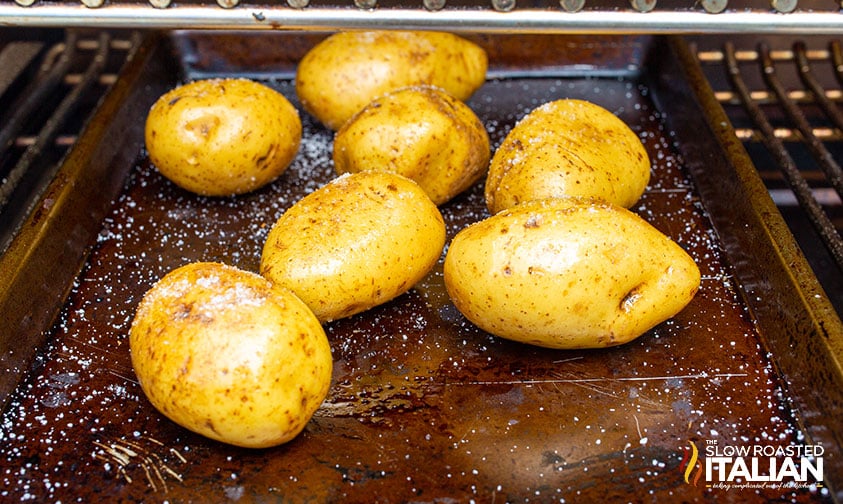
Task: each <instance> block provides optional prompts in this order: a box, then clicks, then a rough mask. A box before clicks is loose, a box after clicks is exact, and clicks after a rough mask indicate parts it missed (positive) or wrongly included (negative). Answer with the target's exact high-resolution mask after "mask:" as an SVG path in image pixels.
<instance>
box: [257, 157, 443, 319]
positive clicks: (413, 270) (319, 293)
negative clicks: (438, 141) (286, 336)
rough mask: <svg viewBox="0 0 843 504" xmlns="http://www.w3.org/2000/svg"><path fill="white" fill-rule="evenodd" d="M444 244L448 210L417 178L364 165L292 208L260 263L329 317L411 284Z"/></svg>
mask: <svg viewBox="0 0 843 504" xmlns="http://www.w3.org/2000/svg"><path fill="white" fill-rule="evenodd" d="M444 244H445V223H444V221H443V219H442V215H441V214H440V213H439V209H438V208H437V207H436V205H435V204H434V203H433V201H431V200H430V198H429V197H428V196H427V194H425V192H424V190H423V189H422V188H421V187H419V185H418V184H416V183H415V182H413V181H412V180H410V179H408V178H406V177H403V176H401V175H398V174H395V173H389V172H359V173H354V174H349V175H341V176H339V177H337V178H336V179H335V180H333V181H332V182H330V183H328V184H326V185H325V186H323V187H321V188H320V189H317V190H316V191H314V192H312V193H310V194H309V195H307V196H305V197H304V198H302V199H301V200H299V201H298V202H297V203H295V204H294V205H293V206H292V207H290V208H289V209H287V211H286V212H284V214H283V215H281V217H280V218H279V219H278V221H277V222H276V223H275V225H274V226H273V227H272V229H271V230H270V231H269V235H268V236H267V239H266V243H265V244H264V247H263V255H262V256H261V267H260V271H261V274H262V275H264V276H265V277H266V278H268V279H270V280H271V281H272V282H274V283H276V284H278V285H283V286H285V287H287V288H289V289H290V290H292V291H293V292H295V293H296V295H297V296H299V297H300V298H301V299H302V301H304V302H305V303H306V304H307V305H308V306H309V307H310V309H311V310H313V313H315V314H316V316H317V317H318V318H319V320H320V321H323V322H325V321H330V320H334V319H338V318H342V317H347V316H350V315H354V314H356V313H359V312H362V311H364V310H367V309H369V308H372V307H374V306H377V305H379V304H382V303H385V302H387V301H389V300H391V299H393V298H395V297H396V296H398V295H400V294H403V293H404V292H406V291H408V290H409V289H411V288H412V287H413V286H414V285H415V284H416V283H418V281H419V280H421V279H422V278H423V277H424V276H425V275H426V274H427V273H428V272H429V271H430V270H431V269H432V268H433V266H434V265H435V264H436V262H437V261H438V260H439V257H440V256H441V254H442V248H443V246H444Z"/></svg>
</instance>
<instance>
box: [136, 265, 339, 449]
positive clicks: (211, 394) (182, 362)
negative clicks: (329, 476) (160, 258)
mask: <svg viewBox="0 0 843 504" xmlns="http://www.w3.org/2000/svg"><path fill="white" fill-rule="evenodd" d="M129 345H130V350H131V357H132V365H133V366H134V369H135V374H136V375H137V378H138V381H139V382H140V385H141V388H142V389H143V391H144V393H145V394H146V396H147V397H148V398H149V401H150V402H151V403H152V405H153V406H155V408H157V409H158V410H159V411H160V412H161V413H163V414H164V415H166V416H167V417H169V418H170V419H171V420H173V421H174V422H176V423H177V424H179V425H181V426H183V427H185V428H187V429H190V430H192V431H194V432H197V433H199V434H202V435H203V436H206V437H208V438H211V439H215V440H217V441H222V442H224V443H229V444H232V445H237V446H243V447H248V448H264V447H269V446H274V445H278V444H281V443H285V442H287V441H289V440H291V439H293V438H294V437H295V436H296V435H297V434H298V433H299V432H301V430H302V429H303V428H304V427H305V424H306V423H307V422H308V421H309V420H310V418H311V416H312V415H313V413H314V412H315V411H316V409H317V408H318V407H319V406H320V405H321V404H322V401H323V400H324V399H325V396H326V395H327V393H328V388H329V387H330V384H331V372H332V366H333V361H332V358H331V348H330V345H329V343H328V338H327V337H326V335H325V332H324V330H323V329H322V326H321V325H320V323H319V321H318V320H317V319H316V317H315V316H314V315H313V313H312V312H311V311H310V310H309V309H308V308H307V306H305V304H304V303H303V302H302V301H301V300H299V299H298V298H297V297H296V296H295V295H293V294H292V293H291V292H290V291H288V290H287V289H284V288H281V287H277V286H273V285H272V284H271V283H270V282H269V281H268V280H266V279H265V278H263V277H261V276H260V275H257V274H255V273H251V272H247V271H243V270H240V269H238V268H235V267H232V266H227V265H224V264H220V263H192V264H188V265H185V266H182V267H180V268H177V269H175V270H173V271H171V272H170V273H168V274H167V275H166V276H164V277H163V278H162V279H161V280H159V281H158V282H157V283H156V284H155V285H154V286H153V287H152V288H151V289H150V290H149V291H148V292H147V293H146V294H145V295H144V297H143V300H142V301H141V303H140V305H139V306H138V310H137V313H136V314H135V318H134V320H133V322H132V327H131V330H130V333H129Z"/></svg>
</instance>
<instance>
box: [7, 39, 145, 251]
mask: <svg viewBox="0 0 843 504" xmlns="http://www.w3.org/2000/svg"><path fill="white" fill-rule="evenodd" d="M13 34H14V33H7V34H6V35H13ZM136 43H137V41H136V40H135V39H134V38H133V37H132V36H128V37H127V36H115V35H114V34H112V33H110V32H107V31H102V32H99V33H94V34H85V33H80V32H76V31H68V32H67V33H66V34H62V33H58V34H57V33H52V32H49V33H46V34H42V36H40V37H38V38H37V39H36V38H30V39H22V38H13V39H11V40H4V39H0V68H3V69H4V71H3V73H2V77H0V79H2V80H0V125H1V126H0V253H2V252H3V251H4V250H6V248H7V247H8V245H9V243H10V242H11V240H12V238H13V237H14V234H15V232H16V230H17V229H18V228H19V227H20V225H21V223H22V222H23V219H25V218H26V217H27V215H28V214H29V213H30V211H31V210H32V208H33V207H34V205H35V204H36V202H37V200H38V198H39V196H40V195H41V193H42V191H43V190H44V188H45V187H46V185H47V184H48V183H49V182H50V180H51V179H52V178H53V176H54V175H55V171H56V170H57V168H58V166H59V165H60V161H61V158H62V157H63V156H64V154H65V153H66V152H67V150H68V149H69V147H70V146H71V145H73V143H74V142H75V141H76V138H77V136H78V134H79V133H80V131H81V130H82V128H83V127H84V125H85V123H86V121H87V119H88V117H89V116H90V115H91V114H92V112H93V111H94V109H95V108H96V106H97V104H98V103H99V100H100V98H101V97H102V96H103V95H104V94H105V93H106V91H107V90H108V88H109V86H110V85H111V84H112V83H113V82H114V81H115V79H116V76H117V72H118V71H119V69H120V67H121V66H122V64H123V63H124V62H125V61H126V58H127V56H128V54H129V51H130V50H131V48H132V47H133V46H134V45H135V44H136Z"/></svg>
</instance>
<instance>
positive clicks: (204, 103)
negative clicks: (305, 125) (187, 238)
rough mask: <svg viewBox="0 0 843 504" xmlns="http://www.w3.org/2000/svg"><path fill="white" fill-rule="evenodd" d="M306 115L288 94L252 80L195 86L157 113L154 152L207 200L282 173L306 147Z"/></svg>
mask: <svg viewBox="0 0 843 504" xmlns="http://www.w3.org/2000/svg"><path fill="white" fill-rule="evenodd" d="M301 135H302V125H301V120H300V119H299V113H298V111H297V110H296V109H295V107H294V106H293V105H292V104H291V103H290V102H289V101H288V100H287V98H286V97H284V95H282V94H281V93H279V92H277V91H275V90H274V89H272V88H270V87H268V86H265V85H263V84H260V83H258V82H254V81H251V80H247V79H209V80H199V81H194V82H191V83H188V84H185V85H183V86H179V87H177V88H175V89H172V90H170V91H169V92H167V93H165V94H164V95H163V96H161V97H160V98H159V99H158V100H157V101H156V102H155V103H154V104H153V105H152V108H151V109H150V110H149V115H148V116H147V119H146V130H145V139H146V149H147V151H148V152H149V158H150V160H151V161H152V164H153V165H154V166H155V167H156V168H157V169H158V171H160V172H161V174H162V175H164V176H165V177H167V178H168V179H170V180H171V181H172V182H174V183H175V184H176V185H178V186H180V187H182V188H183V189H187V190H188V191H192V192H194V193H197V194H201V195H205V196H229V195H234V194H243V193H247V192H250V191H253V190H255V189H258V188H260V187H262V186H264V185H266V184H268V183H269V182H272V181H273V180H275V179H276V178H277V177H278V176H279V175H281V174H282V173H283V172H284V171H285V170H286V169H287V167H288V166H289V165H290V163H291V162H292V160H293V158H294V157H295V156H296V153H297V152H298V149H299V144H300V143H301Z"/></svg>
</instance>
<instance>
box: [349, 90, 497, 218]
mask: <svg viewBox="0 0 843 504" xmlns="http://www.w3.org/2000/svg"><path fill="white" fill-rule="evenodd" d="M489 157H490V148H489V135H488V134H487V133H486V129H485V128H484V126H483V123H482V122H480V119H479V118H478V117H477V116H476V115H475V114H474V112H473V111H472V110H471V109H470V108H469V107H468V106H467V105H466V104H465V103H463V102H461V101H460V100H457V99H456V98H454V97H453V96H451V95H449V94H448V93H446V92H444V91H442V90H441V89H439V88H434V87H431V86H412V87H407V88H402V89H400V90H397V91H393V92H391V93H387V94H385V95H383V96H381V97H380V98H376V99H375V100H374V101H372V102H371V103H369V104H368V105H367V106H366V107H364V108H363V110H361V111H360V112H358V113H357V114H355V115H354V116H353V117H352V118H351V119H350V120H349V121H348V122H346V123H345V125H343V127H342V128H340V130H339V132H337V134H336V136H335V138H334V168H335V170H336V171H337V173H339V174H342V173H348V172H358V171H364V170H370V169H371V170H385V171H391V172H395V173H399V174H401V175H404V176H405V177H408V178H410V179H412V180H413V181H415V182H416V183H418V184H419V185H420V186H421V187H422V189H424V190H425V192H427V195H428V196H430V199H432V200H433V202H434V203H436V204H437V205H441V204H442V203H445V202H447V201H448V200H450V199H451V198H453V197H454V196H456V195H457V194H459V193H461V192H462V191H464V190H465V189H467V188H468V187H470V186H471V185H473V184H474V183H475V182H477V180H479V179H480V178H481V177H482V176H483V175H484V174H485V173H486V169H487V168H488V167H489Z"/></svg>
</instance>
